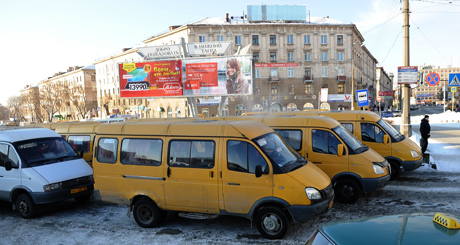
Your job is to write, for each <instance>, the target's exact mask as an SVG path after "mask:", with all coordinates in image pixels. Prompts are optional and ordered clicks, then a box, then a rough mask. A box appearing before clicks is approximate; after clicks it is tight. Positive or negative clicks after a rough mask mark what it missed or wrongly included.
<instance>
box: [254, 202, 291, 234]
mask: <svg viewBox="0 0 460 245" xmlns="http://www.w3.org/2000/svg"><path fill="white" fill-rule="evenodd" d="M255 221H256V225H257V230H259V232H260V234H262V236H264V237H266V238H268V239H279V238H282V237H283V236H284V235H285V234H286V232H287V228H288V225H289V220H288V217H287V215H286V213H285V212H284V211H283V210H282V209H280V208H278V207H275V206H267V207H262V208H260V209H259V210H258V211H257V214H256V219H255Z"/></svg>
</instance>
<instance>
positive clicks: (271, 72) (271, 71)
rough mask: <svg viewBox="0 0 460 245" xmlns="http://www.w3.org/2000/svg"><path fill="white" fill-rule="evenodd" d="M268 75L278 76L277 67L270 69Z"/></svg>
mask: <svg viewBox="0 0 460 245" xmlns="http://www.w3.org/2000/svg"><path fill="white" fill-rule="evenodd" d="M270 76H272V77H277V76H278V69H271V70H270Z"/></svg>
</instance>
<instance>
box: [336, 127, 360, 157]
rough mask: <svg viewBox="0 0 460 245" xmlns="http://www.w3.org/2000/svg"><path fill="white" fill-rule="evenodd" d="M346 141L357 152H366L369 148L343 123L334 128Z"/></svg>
mask: <svg viewBox="0 0 460 245" xmlns="http://www.w3.org/2000/svg"><path fill="white" fill-rule="evenodd" d="M332 130H333V131H334V132H335V133H336V134H337V135H338V136H339V137H340V138H341V139H342V140H343V141H344V142H345V144H347V146H348V147H349V148H350V149H351V150H353V151H354V152H356V153H361V152H365V151H367V150H368V149H369V147H367V146H366V145H364V144H363V143H362V142H361V141H359V140H358V139H357V138H356V137H355V136H354V135H353V134H351V133H350V131H348V130H347V129H345V128H344V127H343V126H342V125H340V126H337V127H335V128H334V129H332Z"/></svg>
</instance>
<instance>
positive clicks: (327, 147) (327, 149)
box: [312, 129, 341, 155]
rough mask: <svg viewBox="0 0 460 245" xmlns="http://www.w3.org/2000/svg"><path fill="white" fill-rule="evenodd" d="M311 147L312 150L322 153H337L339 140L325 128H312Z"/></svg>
mask: <svg viewBox="0 0 460 245" xmlns="http://www.w3.org/2000/svg"><path fill="white" fill-rule="evenodd" d="M312 140H313V142H312V148H313V152H318V153H324V154H334V155H336V154H337V145H338V144H341V142H340V140H339V139H338V138H337V137H336V136H335V135H334V134H332V133H331V132H329V131H325V130H318V129H314V130H312Z"/></svg>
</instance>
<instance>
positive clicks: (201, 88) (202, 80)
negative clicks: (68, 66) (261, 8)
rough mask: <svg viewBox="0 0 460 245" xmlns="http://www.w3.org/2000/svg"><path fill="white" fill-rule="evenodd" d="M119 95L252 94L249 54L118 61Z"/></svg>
mask: <svg viewBox="0 0 460 245" xmlns="http://www.w3.org/2000/svg"><path fill="white" fill-rule="evenodd" d="M119 71H120V94H121V97H122V98H133V97H135V98H139V97H171V96H189V97H192V96H193V97H195V96H226V95H232V94H235V95H236V94H238V95H251V94H252V92H253V91H252V90H253V83H254V81H253V79H252V60H251V58H250V57H231V58H205V59H187V60H175V61H156V62H141V63H124V64H119Z"/></svg>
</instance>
